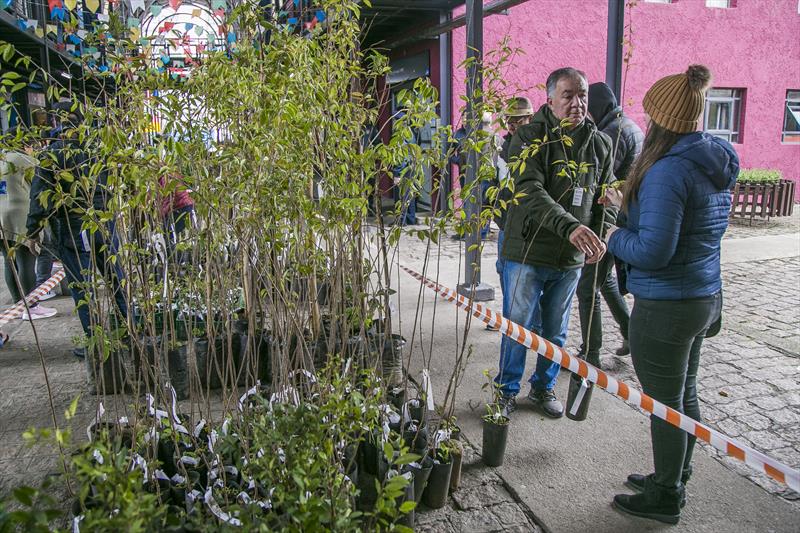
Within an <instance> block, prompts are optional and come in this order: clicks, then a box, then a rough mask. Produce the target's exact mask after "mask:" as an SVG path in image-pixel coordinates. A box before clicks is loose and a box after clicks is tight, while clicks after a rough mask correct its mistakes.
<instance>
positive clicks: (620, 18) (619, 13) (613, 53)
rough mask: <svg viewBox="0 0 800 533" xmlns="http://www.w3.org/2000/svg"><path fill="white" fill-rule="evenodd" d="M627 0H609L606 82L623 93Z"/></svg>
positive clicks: (618, 97) (618, 96) (618, 93)
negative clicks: (623, 51) (623, 49)
mask: <svg viewBox="0 0 800 533" xmlns="http://www.w3.org/2000/svg"><path fill="white" fill-rule="evenodd" d="M624 33H625V0H608V36H607V43H606V84H607V85H608V86H609V87H611V90H612V91H614V94H615V95H617V101H619V102H620V104H621V103H622V101H621V100H620V99H621V98H622V95H621V94H620V93H621V92H622V40H623V39H624V38H625V36H624Z"/></svg>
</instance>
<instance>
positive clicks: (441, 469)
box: [422, 461, 453, 509]
mask: <svg viewBox="0 0 800 533" xmlns="http://www.w3.org/2000/svg"><path fill="white" fill-rule="evenodd" d="M452 471H453V462H452V461H447V462H446V463H441V462H438V463H437V462H435V461H434V464H433V468H432V469H431V475H430V476H429V477H428V485H427V486H426V487H425V492H423V493H422V503H424V504H425V505H427V506H428V507H430V508H431V509H441V508H442V507H444V505H445V503H447V495H448V493H449V492H450V474H451V473H452Z"/></svg>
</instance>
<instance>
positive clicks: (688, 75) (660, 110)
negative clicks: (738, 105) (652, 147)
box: [642, 65, 711, 133]
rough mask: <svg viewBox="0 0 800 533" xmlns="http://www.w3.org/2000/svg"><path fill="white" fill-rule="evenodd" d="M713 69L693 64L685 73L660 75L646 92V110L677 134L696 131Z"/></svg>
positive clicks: (665, 127)
mask: <svg viewBox="0 0 800 533" xmlns="http://www.w3.org/2000/svg"><path fill="white" fill-rule="evenodd" d="M710 82H711V72H710V71H709V70H708V68H707V67H705V66H704V65H690V66H689V68H688V69H686V72H685V73H683V74H673V75H672V76H667V77H665V78H661V79H660V80H658V81H657V82H655V83H654V84H653V86H652V87H650V90H649V91H647V94H645V95H644V102H642V104H643V105H644V110H645V111H646V112H647V114H648V115H650V119H651V120H652V121H653V122H655V123H656V124H658V125H659V126H661V127H662V128H664V129H666V130H669V131H672V132H675V133H691V132H693V131H695V130H697V120H698V119H699V118H700V116H701V115H702V114H703V107H704V106H705V96H706V89H707V88H708V85H709V83H710Z"/></svg>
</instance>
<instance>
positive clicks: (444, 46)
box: [439, 11, 453, 215]
mask: <svg viewBox="0 0 800 533" xmlns="http://www.w3.org/2000/svg"><path fill="white" fill-rule="evenodd" d="M449 19H450V12H449V11H442V12H441V13H440V15H439V22H442V23H444V22H447V21H448V20H449ZM451 43H452V35H451V34H450V33H443V34H441V35H440V36H439V115H440V117H441V124H442V126H449V125H450V124H451V120H450V119H451V115H452V113H451V111H450V109H451V104H452V86H451V84H452V83H453V58H452V53H451V52H452V49H451V48H452V45H451ZM448 148H449V146H448V143H447V141H446V140H444V141H442V151H443V152H444V153H445V155H446V154H447V150H448ZM451 189H452V178H451V176H450V164H449V163H445V165H444V167H443V168H441V169H440V170H439V210H440V211H441V213H442V215H444V214H445V213H447V198H448V196H450V190H451Z"/></svg>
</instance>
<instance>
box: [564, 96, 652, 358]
mask: <svg viewBox="0 0 800 533" xmlns="http://www.w3.org/2000/svg"><path fill="white" fill-rule="evenodd" d="M589 114H590V115H591V116H592V119H593V120H594V122H595V124H596V125H597V129H598V130H600V131H602V132H603V133H605V134H606V135H608V136H609V137H611V142H612V143H613V145H614V152H613V153H614V177H615V178H616V179H617V180H624V179H625V178H626V176H627V175H628V172H629V171H630V169H631V168H632V166H633V162H634V161H635V160H636V158H637V157H638V156H639V154H640V153H641V151H642V143H643V142H644V134H643V133H642V130H641V128H639V126H637V125H636V123H635V122H634V121H632V120H631V119H629V118H628V117H626V116H625V115H624V114H623V113H622V107H620V106H619V105H618V104H617V98H616V96H614V93H613V92H612V91H611V87H609V86H608V85H606V84H605V83H602V82H600V83H593V84H591V85H589ZM620 216H624V215H620ZM614 262H615V260H614V256H612V255H611V254H606V255H605V257H603V259H601V260H600V261H599V262H598V263H596V264H595V265H591V266H589V267H587V268H584V269H583V270H582V271H581V278H580V280H579V281H578V289H577V291H576V292H577V296H578V311H579V313H578V314H579V315H580V320H581V339H582V343H581V355H582V356H583V357H584V358H585V359H586V360H587V361H588V362H589V364H592V365H594V366H600V348H602V346H603V325H602V320H601V316H600V313H601V311H600V298H599V297H598V294H597V293H598V291H599V292H600V294H602V295H603V298H605V300H606V303H607V304H608V308H609V310H610V311H611V315H612V316H613V317H614V320H615V321H616V322H617V324H618V325H619V329H620V333H622V339H623V342H622V347H621V348H619V349H618V350H617V351H616V354H617V355H627V354H629V353H630V347H629V346H628V321H629V317H630V311H629V310H628V305H627V304H626V303H625V299H624V298H623V297H622V294H623V293H622V292H621V291H620V288H619V286H618V284H617V279H616V278H615V277H614V275H613V274H612V267H613V266H614ZM618 271H619V270H618Z"/></svg>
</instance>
